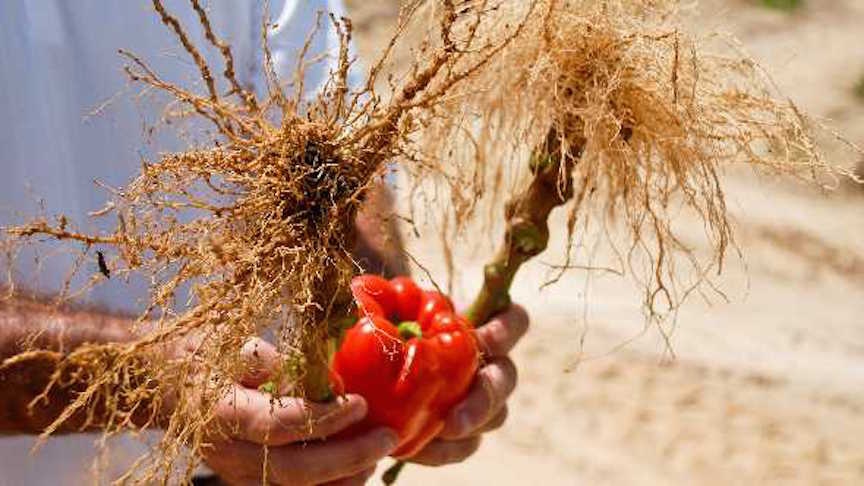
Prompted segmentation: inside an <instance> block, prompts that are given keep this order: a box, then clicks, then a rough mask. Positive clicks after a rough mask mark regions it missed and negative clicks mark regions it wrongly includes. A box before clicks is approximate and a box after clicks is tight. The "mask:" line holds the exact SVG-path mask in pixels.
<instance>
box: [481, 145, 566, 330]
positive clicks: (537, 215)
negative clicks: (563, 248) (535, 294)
mask: <svg viewBox="0 0 864 486" xmlns="http://www.w3.org/2000/svg"><path fill="white" fill-rule="evenodd" d="M576 149H577V150H574V149H573V147H570V151H571V155H569V156H568V157H567V158H566V160H564V161H563V163H564V164H565V167H564V168H563V170H562V167H561V164H562V160H561V159H562V157H561V145H560V140H559V138H558V132H557V130H555V129H551V130H550V131H549V134H548V135H547V137H546V141H545V143H544V144H543V145H542V146H541V147H538V148H536V149H535V150H534V152H533V153H532V154H531V171H532V173H533V177H532V179H531V182H530V183H529V185H528V187H526V188H525V189H524V190H523V191H522V192H520V193H519V194H517V195H515V196H514V197H513V198H512V199H511V200H510V201H508V202H507V205H506V207H505V216H506V219H507V226H506V229H505V234H504V241H503V243H502V244H501V246H500V247H499V249H498V251H497V252H496V253H495V256H494V257H493V258H492V261H491V262H489V263H488V264H487V265H486V266H485V267H484V268H483V286H482V287H481V288H480V290H479V291H478V293H477V296H476V297H475V299H474V303H473V304H472V305H471V307H469V308H468V312H467V313H466V314H467V316H468V318H469V319H470V320H471V322H473V323H474V324H475V325H478V326H479V325H482V324H483V323H485V322H487V321H488V320H489V319H490V318H491V317H492V316H494V315H495V314H497V313H499V312H501V311H503V310H504V309H506V308H507V306H509V305H510V286H511V285H512V284H513V278H514V277H515V276H516V272H517V271H518V270H519V268H520V267H521V266H522V264H523V263H525V262H526V261H528V260H530V259H531V258H533V257H535V256H537V255H539V254H540V253H542V252H543V250H545V249H546V245H547V244H548V243H549V222H548V220H549V213H551V212H552V210H553V209H555V208H556V207H558V206H561V205H563V204H564V203H566V202H567V201H568V200H569V199H570V198H572V197H573V178H572V177H573V176H572V172H573V167H574V166H575V164H576V161H577V158H578V156H579V154H578V152H579V151H581V147H577V148H576Z"/></svg>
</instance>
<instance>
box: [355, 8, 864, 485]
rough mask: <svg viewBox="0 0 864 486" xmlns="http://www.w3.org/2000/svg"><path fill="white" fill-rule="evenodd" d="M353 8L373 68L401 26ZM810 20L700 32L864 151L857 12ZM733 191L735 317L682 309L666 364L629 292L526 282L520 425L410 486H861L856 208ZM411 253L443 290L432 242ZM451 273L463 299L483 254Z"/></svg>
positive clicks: (863, 423)
mask: <svg viewBox="0 0 864 486" xmlns="http://www.w3.org/2000/svg"><path fill="white" fill-rule="evenodd" d="M348 3H349V6H350V8H351V11H352V16H353V17H354V18H355V26H356V27H357V31H358V37H359V42H360V45H361V54H364V55H367V56H369V55H372V54H374V53H375V51H376V49H377V48H378V46H379V45H380V42H381V41H382V40H383V39H384V36H386V32H387V30H388V28H389V26H390V25H391V23H392V22H393V21H394V20H395V12H396V10H395V8H394V7H393V5H392V4H391V3H390V2H366V1H361V0H353V1H349V2H348ZM807 4H808V6H807V7H805V8H804V9H803V10H802V11H800V12H797V13H794V14H791V15H790V14H785V13H778V12H772V11H766V10H763V9H759V8H756V7H754V6H752V5H751V4H750V3H749V2H744V1H743V0H741V1H730V0H715V1H712V2H709V3H708V4H707V5H704V6H703V8H704V12H705V15H704V18H705V19H706V20H705V21H704V25H702V26H700V27H704V28H723V29H725V30H728V31H731V32H732V33H734V34H735V35H737V36H738V37H739V38H740V39H742V40H743V42H744V44H745V45H746V46H747V47H748V49H749V50H750V52H751V53H752V54H753V55H754V56H756V57H757V58H758V59H759V60H760V61H761V62H763V63H764V64H765V65H766V66H768V67H769V69H770V70H771V72H773V73H774V75H775V76H776V78H777V81H778V83H779V84H780V86H781V87H782V88H783V89H784V90H785V91H786V92H787V93H788V94H789V95H790V96H791V97H792V98H793V99H794V100H796V101H798V102H799V103H800V104H801V105H802V106H803V107H804V108H805V109H806V110H807V111H808V112H810V113H813V114H815V115H818V116H822V117H825V118H828V119H830V120H832V121H831V123H832V124H833V125H834V126H836V127H837V128H839V129H840V130H842V131H843V132H844V133H846V134H847V135H849V136H850V138H852V139H853V140H857V141H858V142H859V143H860V142H861V141H864V103H862V102H861V101H860V100H856V99H855V98H854V97H853V96H852V94H851V92H852V86H853V85H854V84H855V82H856V79H857V78H858V77H860V76H861V75H864V43H862V42H861V41H862V26H864V2H861V1H860V0H843V1H841V0H837V1H831V2H828V1H824V0H810V1H809V2H807ZM726 183H727V185H728V188H729V199H730V206H731V208H732V214H733V216H734V219H735V221H736V226H737V228H738V230H737V235H738V239H739V244H740V245H741V247H742V249H743V252H744V255H745V260H744V261H743V262H738V263H734V264H733V265H731V266H730V268H729V271H728V273H727V276H726V277H725V278H724V279H723V280H722V284H723V286H722V288H723V290H724V291H725V292H726V293H727V294H728V295H729V297H730V299H731V302H730V303H723V302H721V301H719V300H717V299H715V300H714V302H712V303H711V304H708V303H705V302H701V301H697V300H692V301H690V303H689V305H687V306H686V307H685V308H684V309H682V311H681V312H680V314H679V317H678V322H677V327H676V330H675V333H674V334H673V336H672V344H673V349H674V351H675V354H676V357H675V358H674V359H670V356H669V353H667V352H666V348H665V346H664V344H663V340H662V339H661V338H660V336H659V333H658V332H656V330H655V329H644V319H643V318H642V316H641V314H640V312H639V306H638V304H639V299H638V296H637V295H636V294H634V292H635V290H634V288H633V287H632V286H631V285H629V284H627V283H626V282H624V283H622V281H621V280H620V279H618V278H611V277H593V278H592V279H591V280H590V281H588V280H586V276H585V275H574V276H572V277H569V278H568V279H567V280H566V281H563V282H561V283H560V284H558V285H556V286H553V287H551V288H547V289H546V290H544V291H543V292H539V291H538V289H537V285H536V282H538V281H540V279H541V278H542V276H543V271H544V270H543V268H542V267H541V266H539V265H533V266H530V267H529V268H527V269H526V270H525V272H524V274H523V275H520V279H519V282H521V283H520V284H518V285H517V288H516V289H515V291H514V296H515V298H516V300H518V301H519V302H521V303H523V304H524V305H525V306H526V307H528V309H529V310H530V311H531V314H532V317H533V328H532V330H531V332H530V334H529V335H528V336H527V337H526V338H525V339H524V341H523V342H522V343H521V344H520V346H519V348H518V349H517V350H516V352H515V359H516V361H517V364H518V365H519V367H520V372H521V382H520V386H519V388H518V390H517V391H516V393H515V395H514V397H513V399H512V403H511V415H510V417H511V418H510V420H509V421H508V423H507V425H506V426H505V427H504V428H503V429H502V430H501V431H499V432H496V433H495V434H493V435H490V436H489V437H488V438H487V440H486V442H485V444H484V446H483V447H482V448H481V450H480V451H479V452H478V453H477V454H476V456H475V457H473V458H472V459H471V460H470V461H468V462H466V463H464V464H461V465H457V466H452V467H448V468H443V469H429V468H421V467H411V468H408V469H407V470H406V471H405V472H404V478H403V479H404V484H450V485H463V484H464V485H469V484H497V485H499V486H504V485H522V484H526V483H529V482H538V483H541V484H550V485H552V484H554V485H558V484H561V485H569V484H614V485H627V484H639V485H655V484H657V485H663V484H670V485H671V484H700V485H711V484H718V485H719V484H807V485H811V484H864V445H862V442H861V437H862V436H864V318H862V315H864V240H862V236H864V197H862V194H864V191H856V190H854V189H846V190H841V191H837V192H834V193H831V194H824V193H820V192H816V191H812V190H810V189H807V188H804V187H801V186H798V185H794V184H791V183H789V182H784V181H775V180H771V179H769V178H764V177H761V178H759V177H754V176H753V175H752V174H749V173H748V174H730V175H729V176H728V177H727V181H726ZM559 217H560V215H559ZM683 224H684V225H685V226H686V225H687V224H690V225H691V226H693V228H692V229H693V230H694V231H695V230H697V229H698V228H696V225H695V224H691V223H689V222H685V223H683ZM559 227H560V226H559ZM409 246H410V248H411V250H412V251H413V252H414V253H415V254H417V255H421V256H422V259H423V262H424V263H426V264H428V266H429V267H430V269H431V271H432V273H433V275H435V277H436V278H443V276H444V271H443V265H442V263H441V262H440V261H436V258H435V256H434V255H436V254H438V253H437V252H438V250H439V249H438V248H437V247H436V245H435V244H434V243H432V244H430V243H428V242H423V241H418V240H410V241H409ZM481 253H482V252H481ZM457 258H458V261H459V268H460V269H464V270H463V274H464V275H466V277H465V279H464V282H463V285H462V286H461V287H460V288H461V289H462V290H461V293H462V294H463V295H469V293H468V292H467V290H470V289H473V288H476V285H477V279H476V278H473V277H474V276H476V277H479V275H480V265H481V264H482V255H479V256H478V255H471V254H464V255H463V254H460V255H457ZM543 259H544V260H546V261H550V260H554V255H544V256H543ZM586 282H587V283H586ZM466 289H467V290H466ZM625 344H626V345H625ZM622 345H624V346H623V347H622Z"/></svg>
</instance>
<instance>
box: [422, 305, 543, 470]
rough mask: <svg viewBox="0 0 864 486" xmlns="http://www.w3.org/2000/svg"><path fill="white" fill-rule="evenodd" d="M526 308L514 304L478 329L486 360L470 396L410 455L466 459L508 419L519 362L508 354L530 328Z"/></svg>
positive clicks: (438, 461)
mask: <svg viewBox="0 0 864 486" xmlns="http://www.w3.org/2000/svg"><path fill="white" fill-rule="evenodd" d="M528 325H529V319H528V314H527V313H526V312H525V309H523V308H522V307H520V306H518V305H511V306H510V307H509V308H508V309H507V310H506V311H504V312H502V313H501V314H499V315H497V316H495V317H493V318H492V320H490V321H489V322H488V323H486V324H484V325H483V326H480V327H478V328H477V330H476V335H477V341H478V345H479V346H480V349H481V351H482V352H483V356H484V360H485V361H484V364H483V366H482V367H481V368H480V370H479V371H478V372H477V378H476V379H475V381H474V384H473V385H472V386H471V389H470V390H469V392H468V396H467V397H466V398H465V400H463V401H462V402H461V403H459V404H458V405H456V406H455V407H453V410H452V411H451V412H450V414H449V415H448V417H447V422H446V424H445V426H444V430H442V431H441V434H440V435H439V436H438V438H437V439H435V440H434V441H432V442H430V443H429V444H428V445H427V446H426V447H425V448H424V449H423V450H421V451H420V452H419V453H417V454H416V455H415V456H413V457H411V458H409V459H408V461H409V462H414V463H418V464H423V465H427V466H442V465H445V464H451V463H456V462H462V461H464V460H465V459H467V458H468V457H469V456H471V455H472V454H474V452H475V451H476V450H477V448H478V447H480V440H481V437H482V435H483V434H484V433H486V432H490V431H492V430H495V429H497V428H499V427H501V426H502V425H503V424H504V421H505V420H506V419H507V398H508V397H509V396H510V394H511V393H512V392H513V390H514V389H515V388H516V381H517V375H516V366H515V365H514V364H513V361H512V360H511V359H510V358H509V357H508V354H509V352H510V350H511V349H513V347H514V346H515V345H516V343H517V342H518V341H519V339H520V338H521V337H522V336H523V335H524V334H525V332H526V331H527V330H528Z"/></svg>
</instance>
